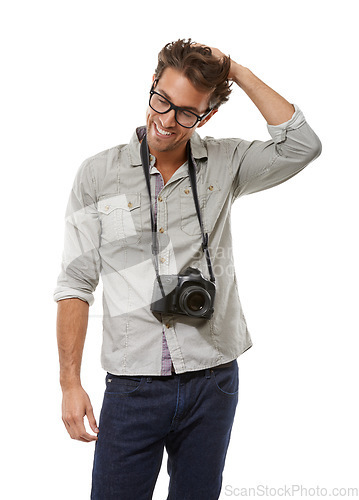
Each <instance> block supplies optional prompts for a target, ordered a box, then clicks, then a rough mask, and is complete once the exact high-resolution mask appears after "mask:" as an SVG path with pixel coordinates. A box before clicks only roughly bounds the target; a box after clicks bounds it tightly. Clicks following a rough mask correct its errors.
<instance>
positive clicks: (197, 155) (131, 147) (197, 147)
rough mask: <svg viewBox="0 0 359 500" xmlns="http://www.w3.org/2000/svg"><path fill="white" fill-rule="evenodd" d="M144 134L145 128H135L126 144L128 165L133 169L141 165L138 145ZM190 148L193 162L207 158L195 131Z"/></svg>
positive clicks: (200, 139) (204, 148)
mask: <svg viewBox="0 0 359 500" xmlns="http://www.w3.org/2000/svg"><path fill="white" fill-rule="evenodd" d="M145 132H146V127H145V126H142V127H137V129H136V130H135V132H134V133H133V135H132V137H131V140H130V142H129V144H128V154H129V157H130V163H131V165H132V166H134V167H137V166H139V165H142V162H141V155H140V144H141V143H140V141H141V140H142V138H143V136H144V134H145ZM191 148H192V155H193V157H194V159H195V160H199V159H201V158H207V149H206V147H205V146H204V144H203V141H202V138H201V137H200V136H199V135H198V134H197V132H196V131H195V132H193V134H192V137H191ZM196 165H197V164H196ZM197 168H198V166H197Z"/></svg>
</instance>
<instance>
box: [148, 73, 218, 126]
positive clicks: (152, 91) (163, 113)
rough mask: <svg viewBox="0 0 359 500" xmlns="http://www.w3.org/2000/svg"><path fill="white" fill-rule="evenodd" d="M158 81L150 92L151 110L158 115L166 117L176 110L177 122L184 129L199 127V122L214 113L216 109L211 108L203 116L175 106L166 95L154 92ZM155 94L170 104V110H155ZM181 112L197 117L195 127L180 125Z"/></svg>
mask: <svg viewBox="0 0 359 500" xmlns="http://www.w3.org/2000/svg"><path fill="white" fill-rule="evenodd" d="M157 82H158V80H155V81H154V82H153V84H152V87H151V90H150V99H149V102H148V104H149V106H150V108H151V109H153V111H155V112H156V113H158V114H160V115H165V114H166V113H169V112H170V111H171V109H174V110H175V120H176V122H177V123H178V125H181V127H183V128H193V127H195V126H196V125H197V123H198V122H200V121H202V120H203V119H204V118H206V116H208V115H209V114H210V112H211V111H213V109H214V108H210V109H209V111H206V113H204V114H203V115H197V114H196V113H194V112H193V111H190V110H189V109H186V108H180V107H179V106H176V105H175V104H173V103H172V102H171V101H170V100H169V99H167V97H165V96H164V95H162V94H160V93H159V92H156V91H155V90H154V88H155V85H156V84H157ZM153 94H156V95H159V96H160V97H161V98H162V99H164V100H165V101H167V102H168V104H169V105H170V107H169V109H168V110H167V111H157V109H155V108H153V107H152V106H151V98H152V96H153ZM178 110H180V111H185V112H186V113H191V115H193V116H195V117H196V121H195V123H194V124H193V125H191V126H190V127H187V126H186V125H182V123H180V122H179V121H178V120H177V111H178Z"/></svg>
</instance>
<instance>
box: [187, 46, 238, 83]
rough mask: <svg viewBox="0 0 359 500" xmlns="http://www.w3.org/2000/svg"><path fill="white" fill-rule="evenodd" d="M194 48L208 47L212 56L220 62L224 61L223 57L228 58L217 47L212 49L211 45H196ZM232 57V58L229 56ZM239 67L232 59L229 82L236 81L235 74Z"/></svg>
mask: <svg viewBox="0 0 359 500" xmlns="http://www.w3.org/2000/svg"><path fill="white" fill-rule="evenodd" d="M193 46H194V47H196V46H197V47H208V48H210V49H211V51H212V54H213V55H214V56H215V57H217V58H218V59H219V60H222V59H223V57H226V55H225V54H224V53H223V52H221V51H220V50H219V49H216V48H215V47H210V46H209V45H204V44H202V43H194V44H193ZM228 57H230V56H228ZM236 66H238V64H237V63H236V62H235V61H233V59H231V69H230V70H229V75H228V80H234V74H235V67H236Z"/></svg>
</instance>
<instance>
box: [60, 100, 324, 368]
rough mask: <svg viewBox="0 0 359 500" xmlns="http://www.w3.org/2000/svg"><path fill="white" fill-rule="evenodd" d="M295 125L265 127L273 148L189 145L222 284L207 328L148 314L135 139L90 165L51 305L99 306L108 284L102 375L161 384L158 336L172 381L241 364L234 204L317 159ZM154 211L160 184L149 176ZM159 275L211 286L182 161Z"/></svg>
mask: <svg viewBox="0 0 359 500" xmlns="http://www.w3.org/2000/svg"><path fill="white" fill-rule="evenodd" d="M294 107H295V112H294V114H293V116H292V117H291V119H290V120H288V121H287V122H285V123H283V124H281V125H276V126H272V125H267V128H268V131H269V133H270V135H271V137H272V139H271V140H268V141H264V142H263V141H258V140H255V141H252V142H250V141H246V140H242V139H214V138H212V137H205V138H204V139H202V138H201V137H200V136H199V135H198V134H197V133H196V132H194V133H193V136H192V138H191V146H192V152H193V156H194V158H195V160H196V176H197V189H198V196H199V202H200V207H201V213H202V219H203V224H204V230H205V232H208V234H209V250H210V255H211V259H212V265H213V270H214V274H215V277H216V298H215V303H214V314H213V316H212V318H211V319H210V320H207V319H198V318H190V317H188V316H184V315H173V314H163V315H162V319H161V320H159V319H157V317H155V316H154V315H153V313H152V312H151V311H150V303H151V298H152V292H153V285H154V281H155V270H154V265H153V260H152V253H151V223H150V200H149V196H148V191H147V187H146V181H145V177H144V173H143V168H142V165H141V157H140V143H139V140H138V136H137V134H136V132H134V134H133V136H132V139H131V141H130V143H129V144H124V145H119V146H115V147H113V148H111V149H108V150H106V151H103V152H101V153H99V154H97V155H95V156H93V157H91V158H89V159H87V160H85V161H84V162H83V164H82V165H81V166H80V168H79V170H78V172H77V175H76V178H75V181H74V184H73V188H72V191H71V194H70V198H69V201H68V205H67V210H66V229H65V245H64V252H63V260H62V270H61V273H60V275H59V277H58V282H57V287H56V289H55V292H54V300H55V301H58V300H62V299H66V298H73V297H77V298H79V299H81V300H84V301H87V302H88V303H89V304H90V305H91V304H92V303H93V300H94V299H93V292H94V290H95V288H96V286H97V284H98V281H99V276H100V274H101V277H102V281H103V346H102V353H101V362H102V366H103V368H104V369H105V370H106V371H108V372H110V373H113V374H117V375H161V356H162V330H163V329H164V332H165V336H166V341H167V345H168V349H169V352H170V355H171V359H172V363H173V365H174V368H175V370H176V372H177V373H183V372H186V371H193V370H200V369H203V368H209V367H213V366H217V365H220V364H222V363H226V362H228V361H231V360H233V359H235V358H237V357H238V356H239V355H240V354H242V353H243V352H244V351H246V350H247V349H248V348H249V347H251V345H252V341H251V338H250V334H249V332H248V329H247V325H246V321H245V318H244V315H243V312H242V307H241V303H240V299H239V296H238V289H237V280H236V273H235V269H234V264H233V254H232V237H231V208H232V203H233V202H234V201H235V200H237V199H238V198H239V197H240V196H242V195H245V194H249V193H255V192H257V191H261V190H264V189H268V188H271V187H273V186H275V185H277V184H280V183H282V182H284V181H286V180H287V179H289V178H291V177H292V176H294V175H295V174H297V173H298V172H299V171H300V170H302V169H303V168H304V167H305V166H306V165H308V163H310V162H311V161H312V160H314V159H315V158H316V157H317V156H319V154H320V152H321V142H320V140H319V138H318V137H317V135H316V134H315V133H314V132H313V130H312V129H311V128H310V126H309V125H308V123H307V122H306V120H305V118H304V116H303V114H302V112H301V111H300V109H299V108H298V106H296V105H294ZM150 179H151V195H152V203H153V204H154V196H155V182H156V179H155V175H154V169H151V172H150ZM157 230H158V241H159V245H160V253H159V259H158V265H159V272H160V274H174V275H177V274H179V273H180V272H182V271H184V270H185V269H186V268H187V267H188V266H192V267H196V268H198V269H199V270H200V271H201V272H202V273H203V275H204V276H205V277H206V278H207V279H208V278H209V275H208V268H207V263H206V259H205V256H204V254H203V252H202V249H201V243H202V236H201V231H200V226H199V222H198V218H197V214H196V210H195V205H194V201H193V196H192V189H191V184H190V180H189V176H188V165H187V162H186V163H184V164H183V165H182V166H181V167H179V168H178V169H177V170H176V171H175V173H174V174H173V176H172V177H171V179H170V180H169V181H168V182H167V184H165V185H164V187H163V188H162V189H161V191H160V192H159V194H158V197H157Z"/></svg>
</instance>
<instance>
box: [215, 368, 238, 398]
mask: <svg viewBox="0 0 359 500" xmlns="http://www.w3.org/2000/svg"><path fill="white" fill-rule="evenodd" d="M211 380H212V381H213V384H214V386H215V388H216V390H217V391H218V392H220V393H221V394H224V395H226V396H236V395H237V394H238V389H239V380H238V364H237V362H236V360H234V361H232V364H231V365H230V366H228V367H225V368H216V367H214V368H212V369H211Z"/></svg>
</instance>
